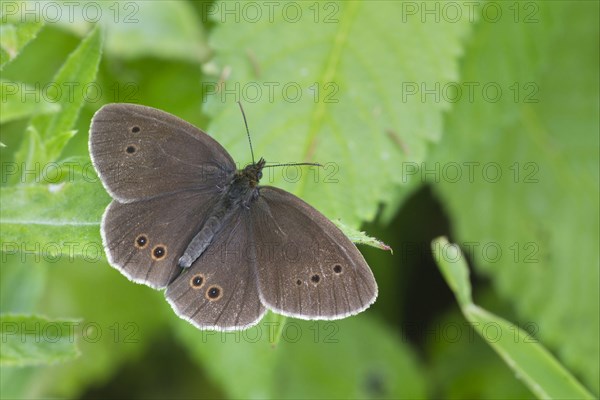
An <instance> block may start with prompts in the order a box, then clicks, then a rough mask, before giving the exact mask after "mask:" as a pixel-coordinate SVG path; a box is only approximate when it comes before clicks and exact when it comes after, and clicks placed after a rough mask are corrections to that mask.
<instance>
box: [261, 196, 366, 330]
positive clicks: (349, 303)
mask: <svg viewBox="0 0 600 400" xmlns="http://www.w3.org/2000/svg"><path fill="white" fill-rule="evenodd" d="M259 190H260V196H259V198H258V199H257V200H256V201H255V202H254V203H253V204H252V207H251V209H250V213H251V220H252V222H251V226H252V229H253V235H252V237H253V238H254V241H255V243H257V245H256V249H257V272H258V288H259V292H260V296H261V300H262V302H263V304H264V306H265V307H267V308H269V309H271V310H273V311H275V312H277V313H281V314H283V315H288V316H293V317H296V318H302V319H338V318H344V317H346V316H349V315H353V314H357V313H359V312H361V311H362V310H364V309H366V308H367V307H368V306H369V305H371V304H372V303H373V302H374V301H375V298H376V297H377V284H376V282H375V279H374V277H373V273H372V272H371V270H370V268H369V266H368V265H367V263H366V261H365V259H364V258H363V256H362V254H361V253H360V252H359V251H358V249H357V248H356V246H355V245H354V244H353V243H352V242H351V241H350V240H349V239H348V238H347V237H346V236H345V235H344V234H343V233H342V232H341V231H340V230H339V229H338V228H337V227H336V226H335V225H334V224H333V223H332V222H331V221H329V220H328V219H327V218H326V217H325V216H323V215H322V214H321V213H319V212H318V211H317V210H315V209H314V208H313V207H311V206H310V205H308V204H307V203H305V202H304V201H302V200H301V199H299V198H298V197H296V196H294V195H292V194H290V193H287V192H285V191H283V190H281V189H277V188H273V187H269V186H266V187H260V189H259Z"/></svg>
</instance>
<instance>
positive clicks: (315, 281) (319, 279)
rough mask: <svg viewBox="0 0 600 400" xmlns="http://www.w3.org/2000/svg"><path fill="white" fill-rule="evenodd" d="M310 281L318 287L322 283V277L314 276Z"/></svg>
mask: <svg viewBox="0 0 600 400" xmlns="http://www.w3.org/2000/svg"><path fill="white" fill-rule="evenodd" d="M310 281H311V282H312V283H314V284H315V285H316V284H318V283H319V282H320V281H321V277H320V276H319V274H314V275H313V276H311V277H310Z"/></svg>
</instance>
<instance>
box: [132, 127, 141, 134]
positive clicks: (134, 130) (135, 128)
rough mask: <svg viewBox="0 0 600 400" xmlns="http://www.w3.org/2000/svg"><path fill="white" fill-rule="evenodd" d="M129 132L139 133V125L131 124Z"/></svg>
mask: <svg viewBox="0 0 600 400" xmlns="http://www.w3.org/2000/svg"><path fill="white" fill-rule="evenodd" d="M131 132H132V133H139V132H140V127H139V126H133V127H132V128H131Z"/></svg>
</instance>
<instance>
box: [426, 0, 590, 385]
mask: <svg viewBox="0 0 600 400" xmlns="http://www.w3.org/2000/svg"><path fill="white" fill-rule="evenodd" d="M531 4H532V6H534V7H535V8H531V9H533V10H537V14H536V15H535V16H536V18H537V19H538V22H537V23H531V24H524V23H519V24H515V23H514V22H513V20H512V19H511V18H508V19H507V20H503V21H502V22H501V23H490V22H485V21H481V22H480V24H479V25H478V26H477V30H476V32H475V35H476V37H477V38H478V40H476V41H473V43H472V45H471V47H470V48H469V50H468V52H467V56H466V57H465V60H464V66H463V69H464V76H463V78H462V80H463V81H464V82H475V83H478V84H479V85H480V86H479V87H480V88H482V87H483V86H484V85H485V84H488V83H491V84H494V85H498V86H499V87H500V88H501V89H502V90H503V92H502V93H503V94H502V96H501V97H500V99H499V101H490V99H489V98H487V99H486V98H485V97H483V93H482V92H480V91H478V92H476V94H477V96H478V97H476V98H475V100H474V101H468V99H466V98H463V99H462V100H461V101H459V102H457V104H456V105H455V108H454V109H453V110H452V112H450V113H449V114H448V124H447V135H446V136H444V139H443V140H442V143H441V145H440V146H439V147H437V148H436V152H435V154H434V155H433V157H432V159H431V160H430V161H428V162H427V165H426V167H425V168H428V169H429V170H434V168H435V167H436V166H437V168H438V169H439V171H442V172H441V173H439V174H437V175H436V174H430V175H429V176H428V177H427V180H428V181H430V182H431V183H432V184H434V190H435V191H436V192H437V194H438V195H439V197H440V199H441V202H442V203H443V204H444V206H445V207H446V209H447V210H448V213H449V215H450V216H451V218H452V220H453V221H455V225H454V230H455V231H454V233H455V235H456V238H457V241H458V243H459V244H461V247H463V248H467V249H468V252H469V256H470V257H472V259H473V260H474V265H475V268H476V270H477V271H478V272H481V273H484V274H485V275H487V276H489V277H490V278H491V280H492V283H493V285H494V287H495V288H496V289H497V291H498V293H499V294H500V295H501V296H502V298H503V299H504V300H506V301H509V302H510V303H511V304H512V305H513V307H514V308H515V310H516V311H517V313H518V317H519V319H522V320H527V321H535V323H536V324H537V325H538V326H539V337H540V339H541V340H542V341H543V342H544V343H545V344H546V345H547V346H548V347H549V348H551V349H553V350H554V351H556V354H557V355H558V356H559V357H560V359H561V360H562V361H563V362H564V363H565V365H567V366H568V367H569V368H570V369H571V370H573V371H574V372H576V373H577V374H579V375H581V376H582V378H583V380H584V382H585V384H586V385H588V386H589V387H591V388H592V390H593V391H594V392H595V393H596V394H597V393H598V391H599V390H600V381H599V379H598V377H599V376H600V370H599V367H600V365H599V360H600V349H599V347H598V340H597V338H598V337H599V336H600V331H599V326H600V301H599V298H598V294H599V293H600V287H599V286H600V284H599V282H600V276H599V269H598V265H599V263H600V260H599V255H598V243H599V242H600V235H599V231H600V227H599V225H598V221H599V210H598V203H599V192H600V187H599V184H598V182H599V172H598V163H599V150H598V149H599V147H600V146H599V143H598V135H597V131H598V126H599V110H598V108H599V107H598V85H599V77H598V70H599V68H600V66H599V65H598V53H599V50H598V48H597V46H596V45H595V43H592V42H590V41H589V38H590V37H597V36H598V35H599V32H600V29H599V27H598V20H597V18H596V17H595V16H596V15H597V13H598V4H597V3H594V2H576V3H568V4H567V3H564V2H539V3H537V2H536V3H531ZM498 49H506V50H505V51H501V52H500V51H498ZM573 60H579V62H578V63H576V64H574V63H573V62H572V61H573ZM469 165H470V166H471V167H469ZM457 166H458V169H457ZM444 168H449V171H451V172H452V174H450V172H449V173H448V174H447V175H446V176H445V175H444V174H443V171H444ZM450 168H451V169H450ZM469 168H472V170H470V169H469ZM457 170H458V171H459V172H460V173H461V175H456V171H457ZM498 174H501V175H498ZM456 177H458V179H456ZM498 250H499V251H498Z"/></svg>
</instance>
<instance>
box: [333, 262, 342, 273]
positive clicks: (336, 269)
mask: <svg viewBox="0 0 600 400" xmlns="http://www.w3.org/2000/svg"><path fill="white" fill-rule="evenodd" d="M332 269H333V272H335V273H336V274H337V275H339V274H341V273H342V271H343V268H342V266H341V265H340V264H335V265H334V266H333V268H332Z"/></svg>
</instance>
